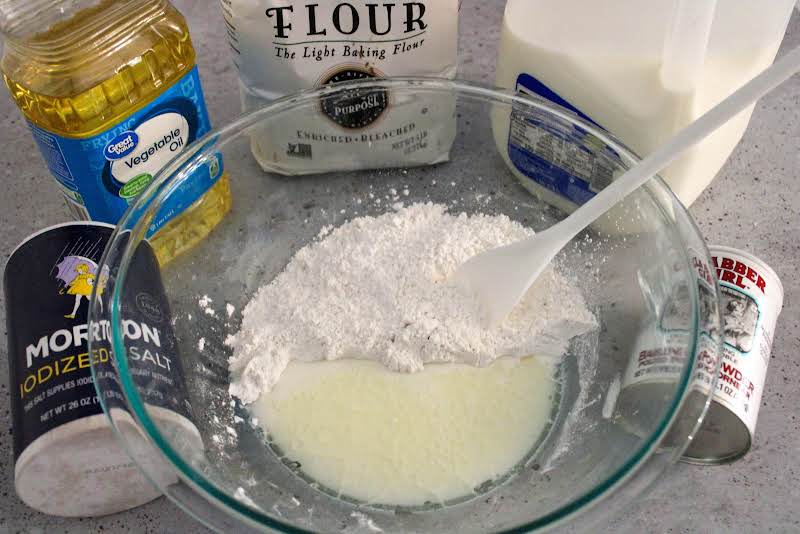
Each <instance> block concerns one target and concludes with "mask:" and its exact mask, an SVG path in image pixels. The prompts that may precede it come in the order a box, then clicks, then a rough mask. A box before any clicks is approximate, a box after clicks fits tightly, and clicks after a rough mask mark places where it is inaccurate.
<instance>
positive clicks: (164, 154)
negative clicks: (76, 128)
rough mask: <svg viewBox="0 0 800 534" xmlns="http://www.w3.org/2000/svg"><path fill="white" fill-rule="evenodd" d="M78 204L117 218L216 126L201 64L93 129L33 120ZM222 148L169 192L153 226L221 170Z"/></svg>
mask: <svg viewBox="0 0 800 534" xmlns="http://www.w3.org/2000/svg"><path fill="white" fill-rule="evenodd" d="M28 124H29V126H30V128H31V131H32V132H33V136H34V138H35V139H36V141H37V144H38V145H39V148H40V150H41V152H42V155H43V156H44V159H45V161H46V162H47V165H48V167H49V168H50V172H51V173H52V174H53V176H54V177H55V179H56V180H57V181H58V182H59V184H60V185H61V189H62V191H63V193H64V196H65V197H66V198H67V201H68V205H70V207H71V209H72V210H73V212H74V213H75V214H76V215H77V216H79V217H82V218H89V219H92V220H96V221H102V222H107V223H112V224H115V223H117V221H119V219H120V217H121V216H122V214H123V213H124V212H125V210H126V209H127V208H128V205H129V204H130V203H131V202H132V201H133V200H134V199H135V198H136V197H137V196H139V194H140V193H141V192H142V191H144V189H145V188H146V187H147V186H148V185H149V184H150V182H152V181H153V178H154V176H155V175H156V174H157V173H158V171H159V170H161V169H162V168H163V167H164V166H165V165H166V164H167V163H168V162H169V161H170V160H172V158H174V157H175V156H177V155H178V154H180V153H181V151H183V150H184V149H185V148H186V147H187V146H188V145H189V144H190V143H191V142H193V141H194V140H195V139H197V138H198V137H201V136H202V135H204V134H205V133H206V132H208V130H209V129H210V128H211V123H210V121H209V118H208V111H207V110H206V105H205V99H204V97H203V89H202V87H201V85H200V78H199V76H198V73H197V67H195V68H194V69H192V70H191V71H190V72H188V73H187V74H186V75H184V76H183V77H182V78H181V79H180V80H178V81H177V82H175V83H174V84H173V85H172V86H171V87H169V88H168V89H167V90H165V91H164V92H163V93H161V95H159V97H158V98H156V99H155V100H154V101H153V102H151V103H150V104H148V105H147V106H145V107H144V108H142V109H140V110H139V111H137V112H135V113H133V114H131V115H129V116H128V117H126V118H125V119H124V120H122V121H121V122H119V123H118V124H117V125H116V126H114V127H113V128H109V129H108V130H106V131H104V132H102V133H100V134H98V135H95V136H93V137H88V138H82V139H76V138H68V137H63V136H60V135H58V134H54V133H51V132H48V131H46V130H43V129H42V128H40V127H39V126H36V125H34V124H32V123H30V122H29V123H28ZM222 170H223V169H222V160H221V157H220V156H219V155H217V157H216V159H213V158H212V160H211V161H210V162H209V163H208V164H206V165H204V166H203V167H201V168H199V169H198V170H197V171H196V172H195V174H194V175H193V176H192V178H191V180H187V181H186V183H185V185H184V186H183V187H182V188H181V190H180V192H179V194H174V193H173V194H172V195H170V197H169V199H168V200H167V205H165V206H164V208H163V209H162V210H161V212H160V214H167V215H168V216H161V217H159V221H157V222H156V223H155V224H154V225H152V226H151V232H154V231H156V230H158V228H160V227H161V226H163V225H164V224H165V223H166V222H168V221H169V220H170V219H172V218H174V217H175V216H176V215H179V214H180V212H181V211H183V210H184V209H186V207H188V206H189V205H190V204H192V203H193V202H195V201H196V200H197V199H198V198H200V197H201V196H202V195H203V194H204V193H205V192H206V191H208V189H209V188H210V187H211V186H212V185H213V184H214V183H215V182H216V181H217V180H218V179H219V178H220V176H221V175H222Z"/></svg>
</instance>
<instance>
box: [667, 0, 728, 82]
mask: <svg viewBox="0 0 800 534" xmlns="http://www.w3.org/2000/svg"><path fill="white" fill-rule="evenodd" d="M716 7H717V0H676V2H675V9H674V10H673V12H672V19H671V20H670V22H669V24H668V26H667V32H666V35H665V38H664V49H663V52H662V58H661V59H662V60H661V69H660V71H659V75H660V78H661V84H662V85H663V86H664V87H665V88H666V89H667V90H670V91H674V92H677V93H682V92H690V91H692V90H694V88H695V87H696V85H697V83H698V81H699V78H700V75H701V73H702V70H703V63H705V59H706V52H707V49H708V38H709V35H710V34H711V25H712V24H713V22H714V14H715V13H716Z"/></svg>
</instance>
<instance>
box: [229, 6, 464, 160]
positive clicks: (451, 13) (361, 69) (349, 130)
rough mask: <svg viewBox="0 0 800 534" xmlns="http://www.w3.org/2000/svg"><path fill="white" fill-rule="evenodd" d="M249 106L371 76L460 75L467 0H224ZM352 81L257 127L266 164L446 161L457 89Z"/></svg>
mask: <svg viewBox="0 0 800 534" xmlns="http://www.w3.org/2000/svg"><path fill="white" fill-rule="evenodd" d="M220 5H221V7H222V13H223V16H224V17H225V22H226V26H227V29H228V37H229V41H230V45H231V48H232V49H233V54H234V62H235V64H236V66H237V68H238V70H239V82H240V83H239V86H240V90H241V95H242V107H243V109H244V111H251V110H254V109H257V108H259V107H261V106H263V105H264V104H267V103H269V102H270V101H272V100H274V99H276V98H278V97H281V96H284V95H286V94H289V93H294V92H296V91H299V90H302V89H309V88H316V87H322V86H325V85H328V84H333V83H338V82H352V81H356V80H364V79H369V78H390V77H409V76H414V77H417V76H426V77H439V78H454V77H455V74H456V68H457V49H458V9H459V0H419V1H416V2H410V1H401V0H388V1H382V2H345V1H340V0H305V1H297V0H220ZM392 89H393V88H392V86H391V85H389V86H386V87H378V88H372V89H369V90H366V89H353V90H349V91H343V92H337V93H335V94H333V95H329V96H323V97H320V98H317V101H316V102H314V103H313V105H311V104H309V105H307V106H305V107H303V108H301V109H295V110H292V111H291V112H287V113H277V114H274V115H271V116H270V117H269V119H266V120H265V121H263V122H262V123H260V124H258V125H257V126H256V127H254V128H252V129H251V131H250V137H251V148H252V151H253V155H254V156H255V158H256V160H258V162H259V164H260V165H261V166H262V167H263V168H264V170H267V171H271V172H278V173H281V174H308V173H315V172H323V171H333V170H356V169H374V168H382V167H397V166H412V165H426V164H434V163H439V162H442V161H446V160H447V159H448V157H449V151H450V146H451V144H452V142H453V139H454V137H455V132H456V118H455V98H454V97H452V96H449V95H448V96H444V95H441V94H438V93H437V94H435V95H434V94H430V93H426V92H424V91H420V92H419V93H414V94H413V96H412V94H411V93H410V92H407V91H406V92H401V93H398V92H397V91H393V90H392Z"/></svg>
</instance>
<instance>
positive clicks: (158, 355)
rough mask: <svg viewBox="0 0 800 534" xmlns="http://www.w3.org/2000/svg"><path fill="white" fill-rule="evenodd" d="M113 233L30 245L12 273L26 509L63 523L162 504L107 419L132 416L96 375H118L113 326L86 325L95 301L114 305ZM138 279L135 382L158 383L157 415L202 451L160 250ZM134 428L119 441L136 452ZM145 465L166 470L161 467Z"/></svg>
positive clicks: (149, 254)
mask: <svg viewBox="0 0 800 534" xmlns="http://www.w3.org/2000/svg"><path fill="white" fill-rule="evenodd" d="M112 232H113V227H112V226H110V225H105V224H101V223H89V222H74V223H67V224H62V225H59V226H53V227H51V228H47V229H45V230H42V231H41V232H38V233H36V234H33V235H32V236H30V237H28V238H27V239H26V240H25V241H23V242H22V243H21V244H20V245H19V246H18V247H17V248H16V249H15V250H14V251H13V252H12V253H11V257H10V258H9V260H8V263H7V265H6V269H5V276H4V289H5V296H6V320H7V331H8V349H9V350H8V361H9V371H10V379H9V383H10V391H11V417H12V425H13V436H14V439H13V445H14V459H15V466H14V482H15V487H16V491H17V494H18V495H19V497H20V498H21V499H22V500H23V501H24V502H25V503H26V504H27V505H29V506H30V507H32V508H35V509H37V510H39V511H41V512H44V513H48V514H52V515H62V516H96V515H104V514H110V513H114V512H118V511H121V510H126V509H128V508H133V507H134V506H138V505H140V504H143V503H145V502H147V501H149V500H152V499H154V498H156V497H157V496H158V495H159V494H160V493H159V492H158V490H157V489H156V488H155V487H154V486H152V485H151V483H150V482H149V481H148V480H146V479H145V478H144V476H143V475H142V474H141V473H140V472H139V470H138V468H137V467H136V465H135V464H134V463H133V462H132V461H131V459H130V458H129V457H128V456H127V455H126V453H125V451H123V449H122V448H121V446H120V445H119V443H118V442H117V441H116V439H115V436H114V434H113V431H112V429H111V427H110V426H109V424H108V421H107V419H106V416H105V415H104V414H103V410H102V406H101V402H103V403H105V404H106V405H107V406H113V407H116V408H120V407H122V403H121V400H120V399H122V395H121V393H120V392H119V390H118V388H115V391H114V392H113V394H111V395H110V396H108V397H107V398H104V399H99V398H98V397H97V394H96V391H95V386H94V382H93V379H92V375H91V369H90V368H91V367H92V366H96V367H97V376H98V380H110V378H109V377H110V376H113V373H110V372H108V371H104V368H107V366H109V365H112V364H113V360H114V355H113V353H112V351H111V347H110V342H109V339H110V335H111V325H110V324H108V322H107V321H101V322H100V323H94V324H92V325H87V314H88V308H89V298H90V295H91V293H92V290H93V289H94V288H97V291H98V293H99V294H100V295H103V291H104V289H105V285H106V282H107V279H108V274H107V273H106V272H98V263H99V261H100V255H101V254H102V252H103V250H104V248H105V246H106V242H107V241H108V239H109V237H110V236H111V233H112ZM128 278H129V279H130V280H131V281H132V282H131V283H130V284H129V285H130V287H129V288H126V291H132V292H134V293H135V299H133V300H132V302H135V305H131V306H125V307H124V308H123V309H122V310H121V314H122V317H123V320H122V328H123V329H124V336H125V337H126V338H127V339H128V340H129V345H130V346H129V347H128V359H129V360H131V362H135V365H132V367H136V369H135V371H136V372H137V376H136V378H135V379H134V380H136V381H137V383H138V382H139V381H143V380H149V383H150V384H152V388H151V390H149V391H147V392H146V395H145V396H146V398H145V401H146V402H147V403H148V407H149V408H152V410H153V411H154V412H155V415H156V416H157V417H158V418H159V419H160V420H161V421H163V422H165V423H166V424H170V425H172V426H173V427H175V428H178V429H180V431H181V432H183V435H185V436H187V437H188V438H189V440H192V441H193V444H194V446H195V447H202V444H201V442H200V436H199V434H198V432H197V429H196V428H195V427H194V425H193V424H192V422H191V417H192V413H191V406H190V405H189V403H188V400H187V399H186V396H185V391H184V389H183V388H182V384H183V382H182V377H183V372H182V369H181V367H180V359H179V358H178V357H177V354H176V353H175V351H176V345H175V339H174V334H173V332H172V329H171V325H170V320H171V319H170V315H169V308H168V306H167V301H166V297H165V295H164V289H163V286H162V284H161V279H160V272H159V269H158V262H157V260H156V257H155V255H154V253H153V250H152V249H151V248H150V246H149V245H147V244H145V245H143V246H142V247H140V249H138V250H137V252H136V254H135V255H134V260H133V264H132V267H131V271H130V276H129V277H128ZM126 300H127V299H126ZM89 337H91V338H92V340H93V343H94V345H93V350H92V351H91V352H89V351H88V347H87V345H88V341H89ZM163 384H172V385H171V386H164V385H163ZM130 421H131V422H130V424H129V425H127V426H126V425H124V424H121V425H119V427H118V428H119V430H120V432H122V433H124V434H126V435H128V437H126V441H128V440H132V443H137V441H139V442H143V439H144V438H142V437H141V436H140V435H139V434H138V430H137V429H136V427H135V425H134V424H133V420H132V419H131V420H130ZM142 448H144V446H143V447H142ZM134 452H136V451H134ZM142 458H143V457H142V455H138V456H137V459H139V461H142ZM144 461H146V462H153V463H154V464H156V465H161V463H163V462H162V460H161V459H160V458H158V457H154V456H151V457H148V458H145V459H144ZM150 472H151V473H152V472H153V471H150ZM160 472H161V473H162V476H163V477H164V481H165V482H166V483H169V481H177V479H176V478H175V475H174V474H173V472H172V471H171V470H170V469H169V467H167V465H166V464H165V463H164V465H163V468H162V469H160Z"/></svg>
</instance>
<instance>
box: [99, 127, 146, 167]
mask: <svg viewBox="0 0 800 534" xmlns="http://www.w3.org/2000/svg"><path fill="white" fill-rule="evenodd" d="M138 144H139V136H138V135H137V134H136V132H133V131H130V130H128V131H127V132H122V133H121V134H119V135H118V136H116V137H115V138H114V139H112V140H111V141H110V142H109V143H108V144H107V145H106V147H105V148H104V149H103V155H104V156H105V157H106V159H107V160H108V161H114V160H117V159H120V158H124V157H125V156H127V155H128V154H130V153H131V152H133V151H134V149H135V148H136V145H138Z"/></svg>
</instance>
